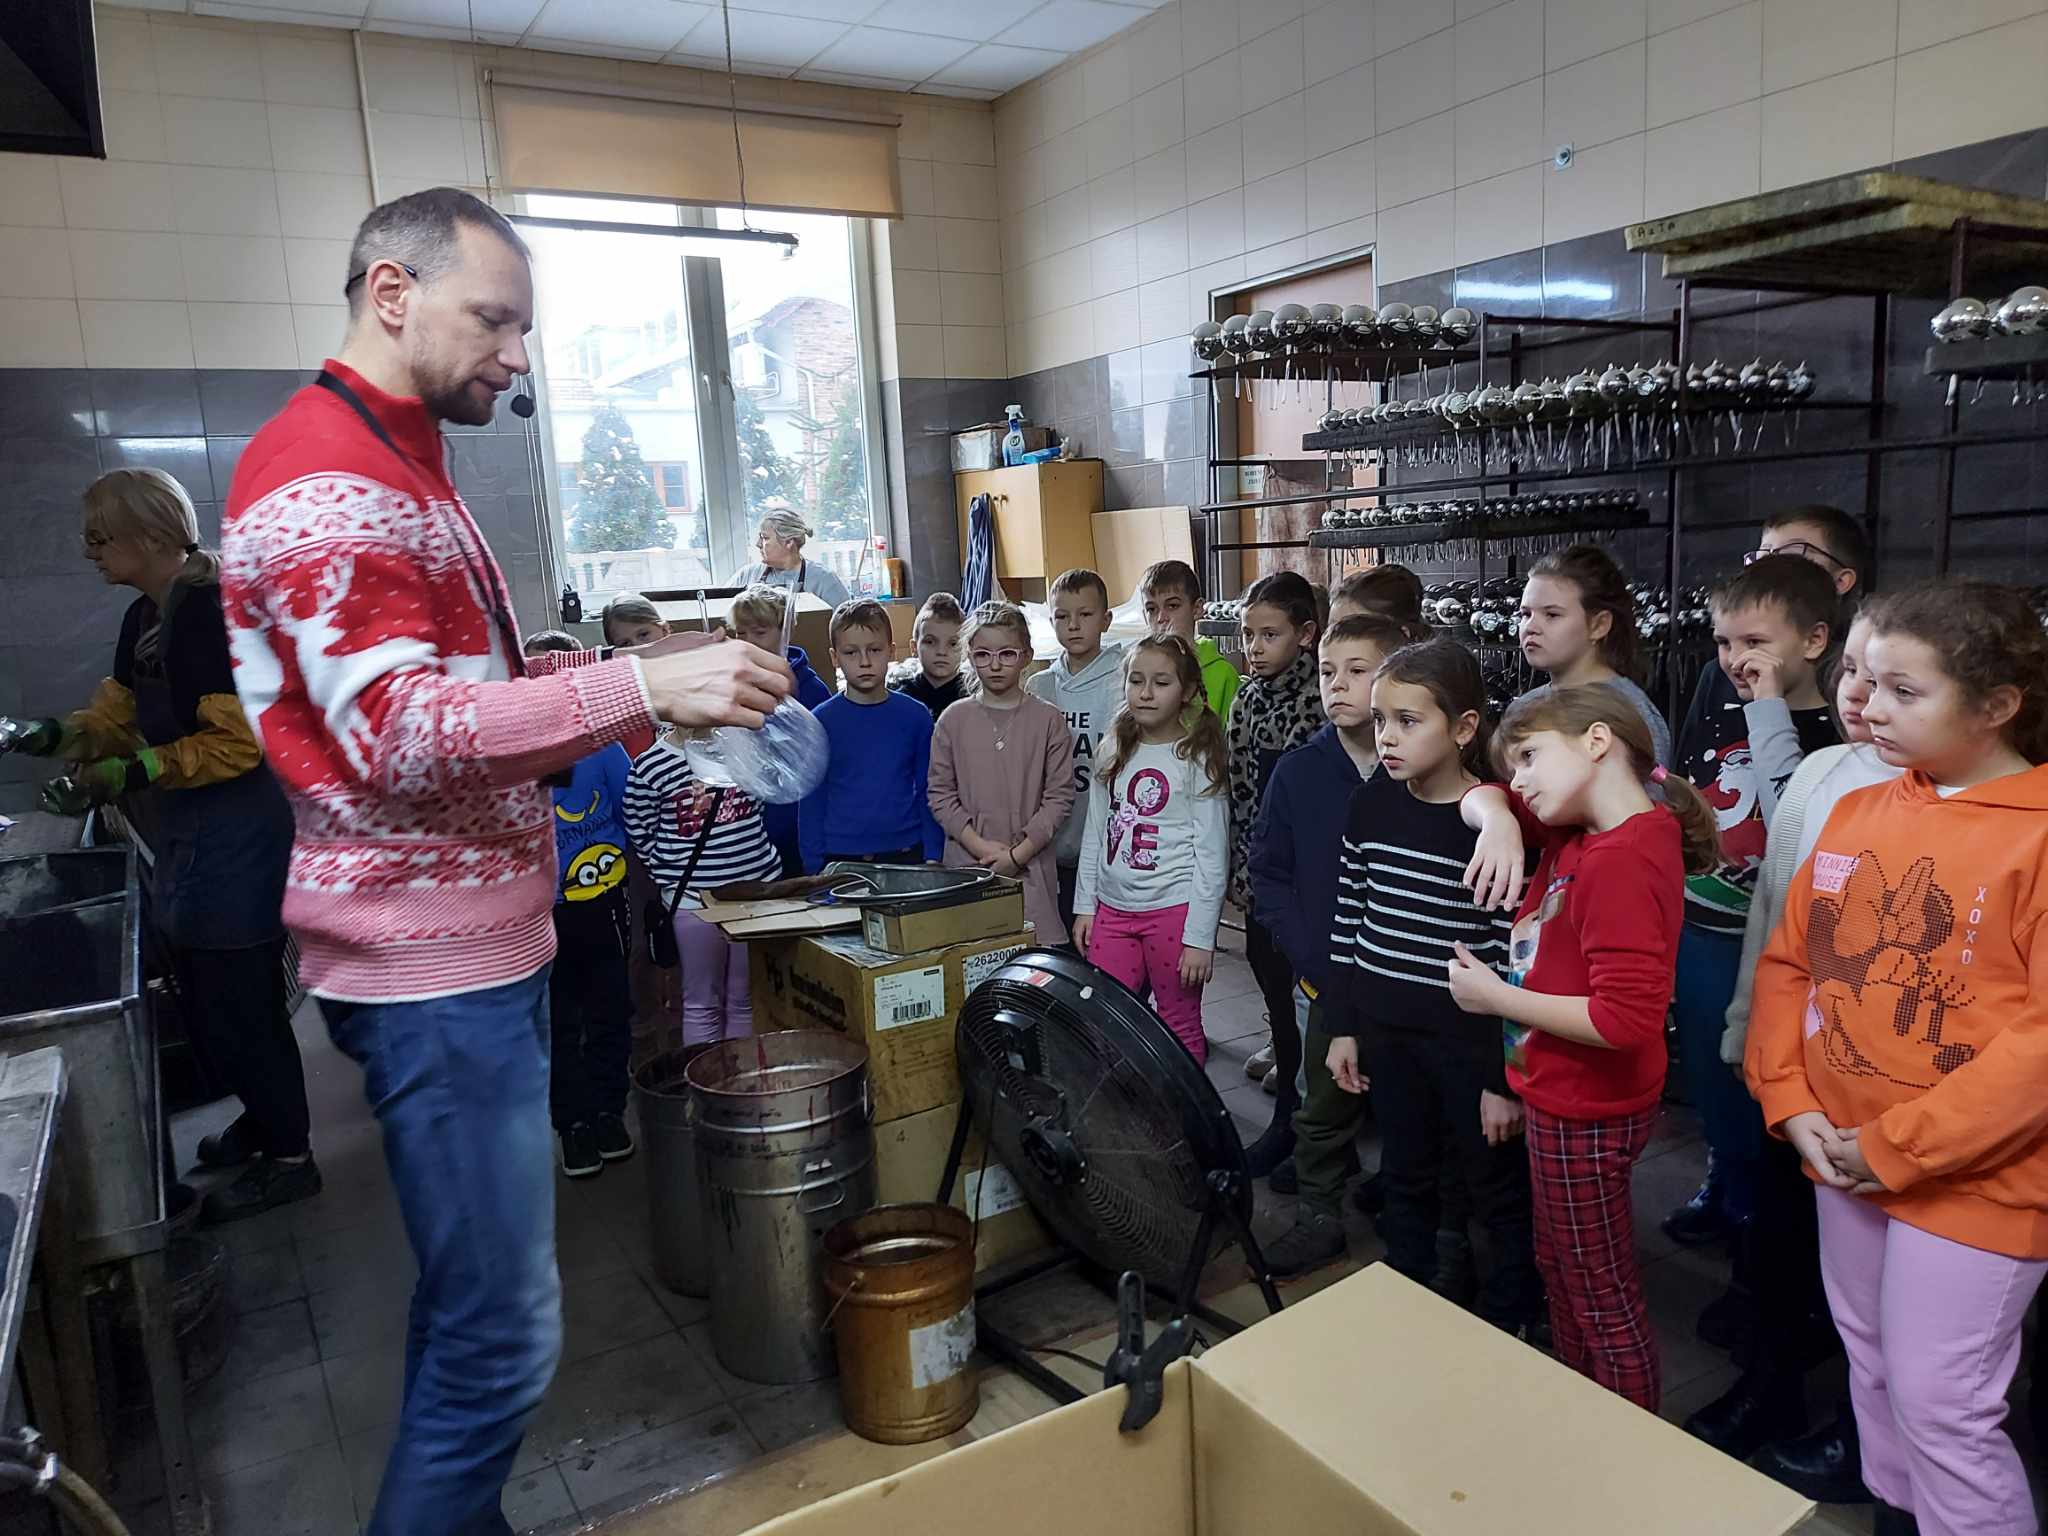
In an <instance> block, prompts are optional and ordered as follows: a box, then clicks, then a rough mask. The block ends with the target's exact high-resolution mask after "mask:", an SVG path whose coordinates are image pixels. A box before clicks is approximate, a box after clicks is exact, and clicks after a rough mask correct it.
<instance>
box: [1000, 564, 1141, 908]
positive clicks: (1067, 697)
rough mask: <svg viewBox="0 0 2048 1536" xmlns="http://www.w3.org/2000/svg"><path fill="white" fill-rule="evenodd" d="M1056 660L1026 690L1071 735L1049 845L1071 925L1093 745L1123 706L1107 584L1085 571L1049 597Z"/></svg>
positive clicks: (1069, 574) (1059, 581) (1064, 578)
mask: <svg viewBox="0 0 2048 1536" xmlns="http://www.w3.org/2000/svg"><path fill="white" fill-rule="evenodd" d="M1046 603H1047V605H1048V606H1049V607H1050V608H1051V609H1052V628H1053V633H1054V634H1055V635H1056V636H1058V637H1059V642H1060V654H1059V655H1058V656H1056V657H1055V658H1054V659H1053V663H1052V665H1051V666H1049V667H1047V668H1046V669H1045V670H1044V671H1043V672H1037V673H1034V674H1033V675H1032V676H1030V677H1028V678H1026V679H1025V681H1024V688H1025V691H1026V692H1028V693H1029V694H1031V696H1032V697H1033V698H1037V699H1043V700H1044V701H1045V702H1046V703H1048V704H1050V705H1052V706H1053V708H1055V709H1057V710H1059V711H1060V713H1062V714H1063V715H1065V716H1066V717H1067V729H1068V730H1070V731H1072V732H1073V733H1074V791H1075V794H1074V808H1073V810H1072V811H1070V812H1069V813H1068V815H1067V819H1066V820H1065V821H1064V822H1063V823H1061V825H1060V831H1059V836H1058V837H1057V838H1056V839H1055V840H1054V842H1053V857H1054V860H1055V861H1056V862H1057V864H1058V865H1059V881H1060V917H1061V919H1062V920H1063V921H1064V922H1065V923H1066V925H1067V927H1068V929H1069V930H1070V931H1071V930H1072V928H1073V926H1074V883H1075V879H1076V877H1077V875H1078V873H1079V870H1080V867H1081V834H1082V831H1083V830H1084V828H1085V826H1086V824H1087V821H1088V780H1089V779H1090V778H1091V777H1092V776H1093V775H1094V773H1095V745H1096V743H1097V742H1099V741H1101V740H1102V733H1103V732H1104V731H1105V730H1107V729H1108V728H1109V722H1110V720H1111V719H1112V718H1113V717H1114V716H1115V714H1116V712H1117V711H1118V710H1119V709H1121V708H1122V707H1123V702H1124V673H1123V658H1124V648H1123V647H1122V646H1120V645H1104V644H1103V643H1102V637H1103V636H1104V635H1105V634H1107V633H1108V632H1109V585H1108V583H1106V582H1105V581H1104V580H1103V579H1102V578H1101V577H1100V576H1098V575H1097V574H1096V573H1095V572H1093V571H1090V570H1072V571H1062V572H1060V574H1059V576H1058V577H1057V578H1056V579H1055V580H1054V582H1053V584H1052V587H1051V589H1050V590H1049V591H1048V592H1047V593H1046Z"/></svg>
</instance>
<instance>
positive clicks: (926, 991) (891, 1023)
mask: <svg viewBox="0 0 2048 1536" xmlns="http://www.w3.org/2000/svg"><path fill="white" fill-rule="evenodd" d="M945 1016H946V968H945V967H944V966H943V965H929V966H926V967H925V968H924V969H923V970H921V971H899V972H897V973H896V974H895V975H894V976H877V977H876V978H875V1028H877V1029H899V1028H901V1027H902V1026H903V1025H905V1024H922V1023H923V1022H924V1021H925V1020H926V1019H943V1018H944V1017H945Z"/></svg>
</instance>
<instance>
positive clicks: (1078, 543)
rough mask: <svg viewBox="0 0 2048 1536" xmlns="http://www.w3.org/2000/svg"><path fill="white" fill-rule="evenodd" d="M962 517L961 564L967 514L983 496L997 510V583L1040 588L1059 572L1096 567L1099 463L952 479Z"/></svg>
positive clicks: (1030, 467)
mask: <svg viewBox="0 0 2048 1536" xmlns="http://www.w3.org/2000/svg"><path fill="white" fill-rule="evenodd" d="M953 492H954V500H955V502H956V504H957V507H958V510H959V515H960V558H961V559H962V560H963V561H964V560H965V559H966V558H967V509H968V507H969V506H970V505H972V503H973V501H974V498H975V497H977V496H979V495H981V494H983V493H984V492H986V493H987V494H988V496H989V498H990V503H991V505H992V506H993V508H994V510H995V524H996V558H995V571H996V579H997V580H999V581H1000V580H1010V581H1016V582H1020V583H1037V584H1038V586H1037V590H1036V591H1035V592H1026V593H1025V594H1023V595H1027V596H1032V597H1036V598H1042V597H1044V595H1045V590H1044V584H1045V583H1046V582H1049V581H1051V580H1052V579H1053V577H1055V576H1057V575H1059V573H1060V572H1061V571H1065V570H1071V569H1073V568H1074V567H1075V566H1091V567H1092V566H1093V565H1094V564H1095V530H1094V527H1093V525H1092V524H1091V523H1090V522H1089V519H1090V518H1091V517H1093V516H1094V515H1095V514H1096V513H1097V512H1100V511H1101V510H1102V460H1100V459H1070V460H1068V461H1067V462H1066V463H1064V464H1061V463H1052V464H1022V465H1019V466H1018V467H1017V468H1015V469H982V470H970V471H966V472H963V473H961V474H956V475H955V476H954V477H953Z"/></svg>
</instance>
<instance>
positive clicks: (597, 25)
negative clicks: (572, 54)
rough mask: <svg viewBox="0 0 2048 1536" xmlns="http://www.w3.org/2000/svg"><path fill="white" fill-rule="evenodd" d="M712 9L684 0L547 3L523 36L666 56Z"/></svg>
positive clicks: (564, 0)
mask: <svg viewBox="0 0 2048 1536" xmlns="http://www.w3.org/2000/svg"><path fill="white" fill-rule="evenodd" d="M715 14H716V10H715V8H714V7H712V6H708V5H695V4H691V3H688V0H547V4H546V5H544V6H542V7H541V12H540V16H539V17H538V18H537V19H536V20H535V21H534V23H533V30H532V31H531V32H530V33H529V34H528V35H529V36H530V37H531V38H532V39H533V40H534V41H536V42H540V41H547V40H553V41H559V42H569V43H616V44H617V45H618V46H619V47H621V48H631V49H654V50H655V51H657V52H660V53H667V52H668V51H669V50H670V49H672V48H674V47H675V46H676V45H677V44H678V43H680V42H681V41H682V40H683V38H684V36H685V35H686V34H687V33H688V32H689V30H690V29H691V28H692V27H694V26H696V25H697V23H698V22H700V21H702V20H703V19H704V18H705V17H706V16H711V15H715Z"/></svg>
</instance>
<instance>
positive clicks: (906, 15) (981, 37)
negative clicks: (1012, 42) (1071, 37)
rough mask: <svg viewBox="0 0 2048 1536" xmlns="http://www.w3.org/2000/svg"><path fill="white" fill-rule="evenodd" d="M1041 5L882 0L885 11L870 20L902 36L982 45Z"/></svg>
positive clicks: (1029, 0) (1019, 0)
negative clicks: (921, 35)
mask: <svg viewBox="0 0 2048 1536" xmlns="http://www.w3.org/2000/svg"><path fill="white" fill-rule="evenodd" d="M1042 3H1043V0H980V3H978V4H968V5H963V4H961V3H960V0H883V5H882V8H881V9H880V10H879V11H876V12H875V13H874V15H872V16H870V17H868V18H867V19H868V22H869V24H870V25H873V26H878V27H893V28H895V29H896V30H897V31H899V32H923V33H927V34H929V35H931V36H934V37H964V38H968V39H970V40H972V41H974V42H977V43H980V42H986V41H987V40H988V39H989V38H992V37H994V36H995V35H996V34H997V33H998V32H1000V31H1002V30H1003V29H1004V28H1005V27H1010V26H1014V25H1016V24H1017V23H1018V22H1020V21H1022V20H1023V19H1024V18H1025V17H1026V16H1028V15H1030V14H1031V13H1032V12H1033V11H1035V10H1037V9H1038V8H1039V7H1040V5H1041V4H1042Z"/></svg>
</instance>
